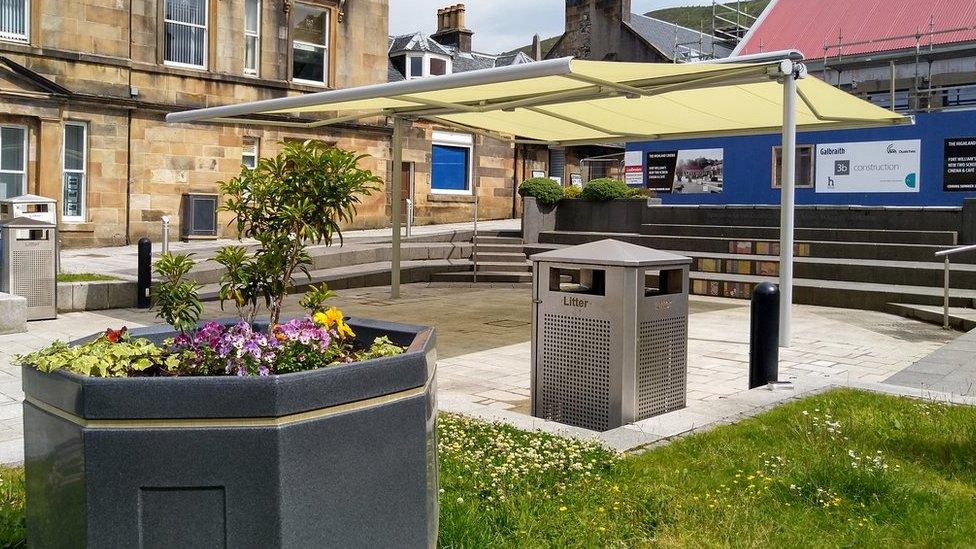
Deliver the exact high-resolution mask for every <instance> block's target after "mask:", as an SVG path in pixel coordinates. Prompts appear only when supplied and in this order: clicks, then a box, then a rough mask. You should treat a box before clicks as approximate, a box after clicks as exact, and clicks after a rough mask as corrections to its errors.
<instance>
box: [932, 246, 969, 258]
mask: <svg viewBox="0 0 976 549" xmlns="http://www.w3.org/2000/svg"><path fill="white" fill-rule="evenodd" d="M974 250H976V244H970V245H968V246H959V247H956V248H951V249H949V250H942V251H939V252H935V257H948V256H950V255H956V254H961V253H963V252H971V251H974Z"/></svg>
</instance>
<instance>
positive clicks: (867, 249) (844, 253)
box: [539, 231, 976, 264]
mask: <svg viewBox="0 0 976 549" xmlns="http://www.w3.org/2000/svg"><path fill="white" fill-rule="evenodd" d="M539 238H540V242H541V243H542V244H567V245H575V244H584V243H587V242H593V241H595V240H603V239H605V238H614V239H617V240H621V241H624V242H630V243H633V244H637V245H640V246H646V247H648V248H657V249H660V250H668V251H672V250H675V251H679V250H690V251H696V252H709V253H737V254H744V255H779V242H778V241H777V240H737V239H731V238H724V237H692V236H662V235H641V234H636V233H595V232H569V231H547V232H544V233H542V234H541V235H540V237H539ZM950 247H951V246H936V245H930V244H891V243H878V244H875V243H867V242H831V241H797V242H796V253H795V255H796V256H797V257H829V258H845V259H882V260H895V261H934V260H935V252H937V251H940V250H945V249H948V248H950ZM954 262H955V263H968V264H974V263H976V252H973V253H966V254H960V255H958V256H956V257H955V258H954Z"/></svg>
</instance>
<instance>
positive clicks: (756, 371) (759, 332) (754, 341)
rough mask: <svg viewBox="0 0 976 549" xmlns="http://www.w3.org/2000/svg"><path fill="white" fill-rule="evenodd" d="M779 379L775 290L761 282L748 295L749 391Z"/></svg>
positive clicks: (777, 313) (772, 285)
mask: <svg viewBox="0 0 976 549" xmlns="http://www.w3.org/2000/svg"><path fill="white" fill-rule="evenodd" d="M778 378H779V288H777V287H776V285H775V284H772V283H770V282H763V283H762V284H759V285H758V286H756V289H755V290H754V291H753V292H752V325H751V331H750V335H749V388H750V389H755V388H756V387H762V386H763V385H768V384H770V383H775V382H776V381H777V379H778Z"/></svg>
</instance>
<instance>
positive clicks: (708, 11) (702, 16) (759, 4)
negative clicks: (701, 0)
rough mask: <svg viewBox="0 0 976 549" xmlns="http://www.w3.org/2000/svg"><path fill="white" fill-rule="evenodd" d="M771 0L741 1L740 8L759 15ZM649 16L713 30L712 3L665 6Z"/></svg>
mask: <svg viewBox="0 0 976 549" xmlns="http://www.w3.org/2000/svg"><path fill="white" fill-rule="evenodd" d="M769 1H770V0H745V1H743V2H739V9H740V10H742V11H744V12H745V13H748V14H749V15H752V16H753V17H759V14H760V13H762V11H763V10H764V9H766V6H768V5H769ZM645 15H647V16H648V17H653V18H655V19H661V20H662V21H668V22H669V23H674V24H675V25H681V26H682V27H688V28H689V29H694V30H699V29H701V30H703V31H705V32H712V5H711V4H709V5H707V6H682V7H679V8H665V9H661V10H654V11H651V12H648V13H647V14H645Z"/></svg>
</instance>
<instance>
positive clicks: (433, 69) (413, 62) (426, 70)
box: [404, 54, 452, 80]
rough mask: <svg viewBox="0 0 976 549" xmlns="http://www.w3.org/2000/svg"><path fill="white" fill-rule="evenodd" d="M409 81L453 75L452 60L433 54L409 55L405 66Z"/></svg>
mask: <svg viewBox="0 0 976 549" xmlns="http://www.w3.org/2000/svg"><path fill="white" fill-rule="evenodd" d="M404 69H405V70H406V73H405V74H404V76H405V77H406V79H407V80H413V79H415V78H427V77H429V76H443V75H445V74H451V69H452V66H451V58H450V57H441V56H436V55H431V54H423V55H409V56H407V58H406V63H405V64H404Z"/></svg>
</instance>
